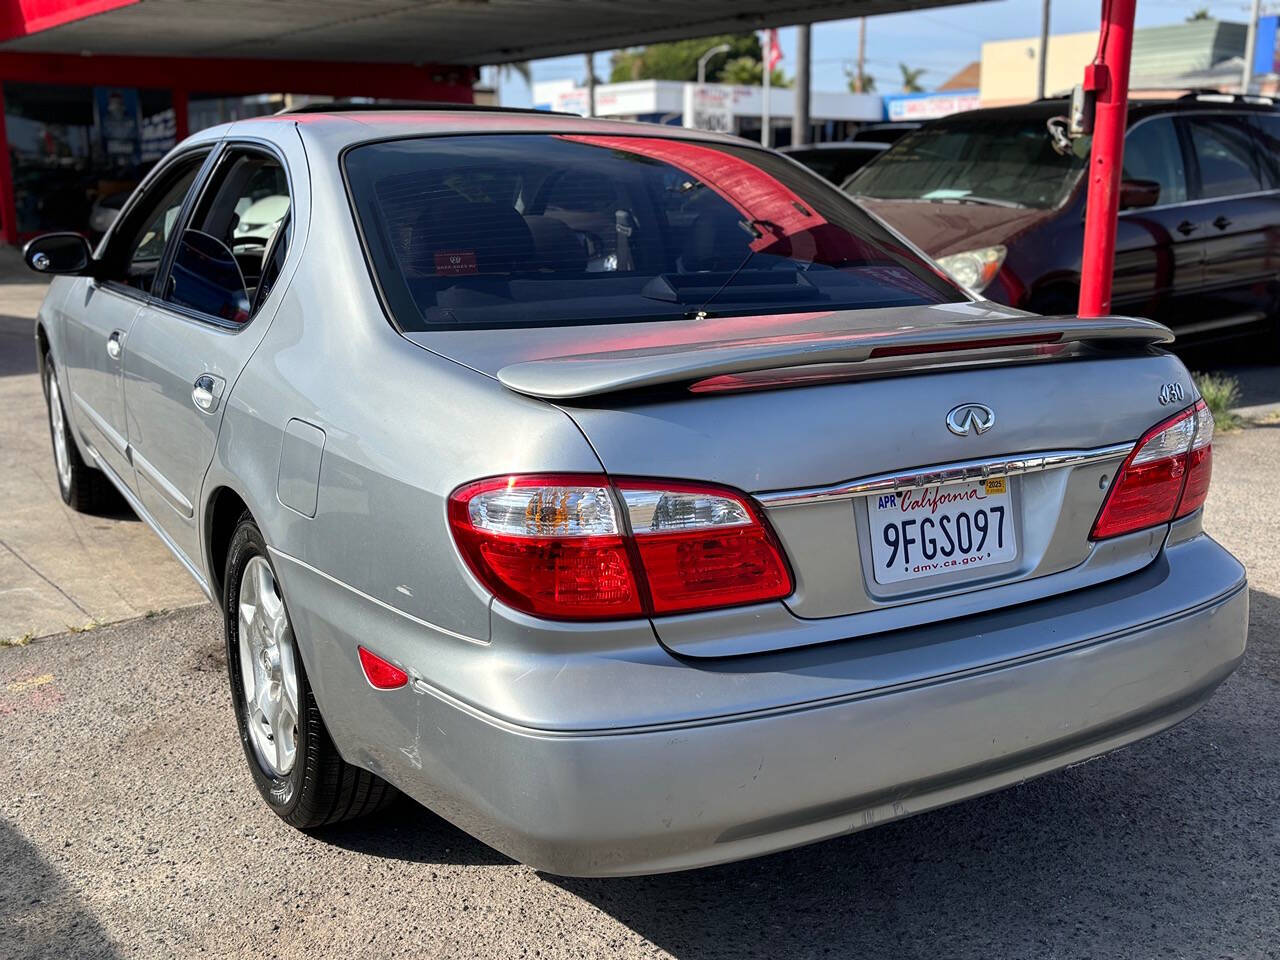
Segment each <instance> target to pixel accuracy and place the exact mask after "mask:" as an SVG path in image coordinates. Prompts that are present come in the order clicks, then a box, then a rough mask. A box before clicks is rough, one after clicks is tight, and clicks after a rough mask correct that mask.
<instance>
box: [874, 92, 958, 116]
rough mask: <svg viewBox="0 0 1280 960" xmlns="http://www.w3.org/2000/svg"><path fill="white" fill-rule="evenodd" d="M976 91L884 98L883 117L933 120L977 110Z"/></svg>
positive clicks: (914, 94)
mask: <svg viewBox="0 0 1280 960" xmlns="http://www.w3.org/2000/svg"><path fill="white" fill-rule="evenodd" d="M979 105H980V104H979V102H978V91H977V90H958V91H956V92H954V93H950V92H948V93H909V94H903V95H901V96H892V95H890V96H886V97H885V98H884V108H885V116H886V118H887V119H889V120H933V119H935V118H936V117H946V116H949V115H950V114H953V113H960V112H961V111H963V110H977V109H978V107H979Z"/></svg>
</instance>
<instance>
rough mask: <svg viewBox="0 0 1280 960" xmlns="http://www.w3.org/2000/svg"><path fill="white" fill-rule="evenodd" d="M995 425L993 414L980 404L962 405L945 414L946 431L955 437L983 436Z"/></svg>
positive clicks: (988, 408)
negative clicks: (973, 434) (975, 434)
mask: <svg viewBox="0 0 1280 960" xmlns="http://www.w3.org/2000/svg"><path fill="white" fill-rule="evenodd" d="M995 425H996V415H995V412H994V411H993V410H992V409H991V408H990V407H988V406H987V405H986V404H982V403H962V404H960V406H958V407H952V408H951V412H950V413H948V414H947V429H948V430H950V431H951V432H952V433H954V434H955V435H956V436H957V437H967V436H969V434H971V433H977V434H983V433H986V432H987V431H988V430H990V429H991V428H992V427H994V426H995Z"/></svg>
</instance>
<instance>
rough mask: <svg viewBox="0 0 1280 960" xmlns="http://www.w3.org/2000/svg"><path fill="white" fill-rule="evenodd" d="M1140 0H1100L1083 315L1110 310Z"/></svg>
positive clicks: (1090, 74) (1087, 83)
mask: <svg viewBox="0 0 1280 960" xmlns="http://www.w3.org/2000/svg"><path fill="white" fill-rule="evenodd" d="M1136 7H1137V0H1102V27H1101V32H1100V34H1099V35H1098V53H1097V56H1095V57H1094V60H1093V63H1091V64H1089V66H1087V67H1086V68H1085V71H1084V88H1085V89H1086V90H1092V91H1094V94H1095V96H1096V101H1095V102H1096V105H1097V109H1096V111H1095V114H1094V122H1093V148H1092V150H1091V151H1090V154H1089V198H1088V208H1087V211H1086V213H1085V218H1084V258H1083V260H1082V262H1081V264H1080V316H1082V317H1100V316H1102V315H1104V314H1106V313H1107V312H1109V311H1110V310H1111V274H1112V271H1113V269H1114V267H1115V258H1116V213H1117V211H1118V209H1119V205H1120V169H1121V163H1122V161H1123V159H1124V131H1125V117H1126V114H1127V113H1128V107H1129V54H1130V52H1131V51H1132V50H1133V15H1134V9H1135V8H1136Z"/></svg>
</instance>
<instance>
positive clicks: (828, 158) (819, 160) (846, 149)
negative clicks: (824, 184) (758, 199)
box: [781, 141, 889, 185]
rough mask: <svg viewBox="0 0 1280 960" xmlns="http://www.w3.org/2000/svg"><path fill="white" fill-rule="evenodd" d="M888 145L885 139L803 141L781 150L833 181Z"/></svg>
mask: <svg viewBox="0 0 1280 960" xmlns="http://www.w3.org/2000/svg"><path fill="white" fill-rule="evenodd" d="M888 148H889V145H888V144H887V143H854V142H852V141H837V142H835V143H804V144H797V145H796V146H791V147H782V148H781V150H782V152H783V153H785V154H786V155H787V156H788V157H790V158H791V159H792V160H795V161H796V162H797V163H803V164H804V165H805V166H806V167H808V168H809V169H810V170H812V171H813V172H814V173H816V174H817V175H818V176H820V177H822V178H823V179H824V180H829V181H831V182H832V183H834V184H837V185H838V184H841V183H844V182H845V181H846V180H848V179H849V177H850V176H852V175H853V174H854V173H856V172H857V171H858V170H861V169H862V168H863V167H865V166H866V165H867V164H868V163H870V162H871V161H872V160H874V159H875V158H876V157H878V156H880V154H882V153H884V151H885V150H887V149H888Z"/></svg>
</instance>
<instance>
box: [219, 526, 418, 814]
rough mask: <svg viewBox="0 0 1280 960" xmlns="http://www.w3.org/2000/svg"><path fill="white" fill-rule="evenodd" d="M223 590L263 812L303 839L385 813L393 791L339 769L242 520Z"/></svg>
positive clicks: (230, 656)
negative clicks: (305, 835)
mask: <svg viewBox="0 0 1280 960" xmlns="http://www.w3.org/2000/svg"><path fill="white" fill-rule="evenodd" d="M223 584H224V586H223V593H222V613H223V623H224V628H225V632H226V638H227V672H228V674H229V675H230V679H231V702H232V706H233V707H234V709H235V714H236V727H237V729H238V730H239V733H240V745H241V747H243V749H244V755H245V759H246V760H247V761H248V764H249V772H250V774H251V775H252V776H253V782H254V784H255V785H256V786H257V788H258V792H259V793H260V794H262V799H263V800H265V801H266V803H267V806H268V807H270V808H271V809H272V810H273V811H274V812H275V814H276V815H277V816H278V817H280V819H281V820H283V821H284V822H285V823H287V824H290V825H291V826H294V827H297V828H298V829H300V830H312V829H315V828H316V827H323V826H326V825H328V824H333V823H341V822H342V821H344V820H352V819H354V818H356V817H361V816H365V815H366V814H370V813H373V812H374V811H377V810H381V809H383V808H384V807H386V806H388V805H389V804H390V803H391V802H392V801H393V800H395V798H396V797H397V796H398V795H399V794H398V793H397V791H396V790H395V788H394V787H392V786H391V785H390V784H388V783H387V782H386V781H385V780H383V779H381V778H380V777H377V776H375V775H374V774H372V773H370V772H369V771H367V770H362V769H360V768H359V767H355V766H352V765H351V764H349V763H347V762H346V761H344V760H343V759H342V757H341V756H339V754H338V750H337V748H336V747H335V746H334V745H333V740H332V739H331V738H330V737H329V731H328V729H327V728H326V727H325V725H324V719H323V718H322V717H321V716H320V709H319V707H317V706H316V701H315V697H314V695H313V694H312V692H311V684H310V683H309V682H308V681H307V673H306V670H305V669H304V667H303V664H302V657H301V655H300V654H299V653H298V648H297V645H296V643H295V642H294V637H293V630H292V627H291V626H290V625H289V615H288V611H287V609H286V608H285V604H284V598H283V596H282V594H281V592H280V588H279V586H278V584H279V581H278V580H276V578H275V570H274V568H273V567H272V566H271V558H270V557H269V556H268V554H267V545H266V541H265V540H264V539H263V537H262V532H261V531H260V530H259V529H258V526H257V524H256V523H254V522H253V519H252V518H251V517H250V516H249V514H247V513H246V514H244V515H243V516H242V517H241V518H240V521H239V523H238V524H237V525H236V529H235V532H234V533H232V535H231V545H230V547H229V549H228V551H227V565H226V575H225V576H224V577H223ZM242 588H243V589H242ZM249 611H252V615H249ZM249 685H252V687H253V689H251V690H247V689H246V688H247V687H248V686H249ZM250 698H252V700H253V704H252V705H251V704H250V702H249V701H250ZM269 715H271V716H270V717H269ZM290 748H292V749H290Z"/></svg>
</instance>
